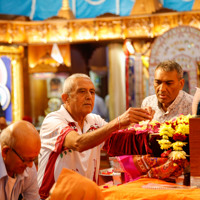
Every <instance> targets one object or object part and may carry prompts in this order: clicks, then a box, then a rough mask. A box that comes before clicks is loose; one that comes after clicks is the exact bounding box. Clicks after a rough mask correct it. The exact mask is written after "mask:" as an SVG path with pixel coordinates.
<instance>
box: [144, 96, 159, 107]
mask: <svg viewBox="0 0 200 200" xmlns="http://www.w3.org/2000/svg"><path fill="white" fill-rule="evenodd" d="M155 101H157V97H156V95H155V94H153V95H150V96H147V97H145V98H144V100H143V101H142V105H144V104H145V105H146V104H152V103H153V104H154V102H155Z"/></svg>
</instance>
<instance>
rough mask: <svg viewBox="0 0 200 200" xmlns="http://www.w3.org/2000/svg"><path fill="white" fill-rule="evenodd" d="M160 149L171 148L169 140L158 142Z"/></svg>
mask: <svg viewBox="0 0 200 200" xmlns="http://www.w3.org/2000/svg"><path fill="white" fill-rule="evenodd" d="M158 143H159V145H160V148H161V149H169V148H170V147H171V142H170V141H169V140H165V139H162V140H158Z"/></svg>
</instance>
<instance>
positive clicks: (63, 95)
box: [62, 94, 69, 103]
mask: <svg viewBox="0 0 200 200" xmlns="http://www.w3.org/2000/svg"><path fill="white" fill-rule="evenodd" d="M68 97H69V95H68V94H62V101H63V103H65V102H66V101H67V99H68Z"/></svg>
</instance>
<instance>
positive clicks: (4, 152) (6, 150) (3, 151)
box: [1, 145, 10, 158]
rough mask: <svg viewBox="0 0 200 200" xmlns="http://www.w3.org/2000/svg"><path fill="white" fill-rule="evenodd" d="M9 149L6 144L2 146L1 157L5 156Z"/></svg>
mask: <svg viewBox="0 0 200 200" xmlns="http://www.w3.org/2000/svg"><path fill="white" fill-rule="evenodd" d="M9 150H10V147H9V146H7V145H6V146H4V147H3V148H2V150H1V152H2V157H3V158H5V157H6V155H7V153H8V151H9Z"/></svg>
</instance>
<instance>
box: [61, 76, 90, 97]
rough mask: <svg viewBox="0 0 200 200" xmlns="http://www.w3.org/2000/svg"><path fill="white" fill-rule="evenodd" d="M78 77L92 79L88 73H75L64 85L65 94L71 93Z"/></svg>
mask: <svg viewBox="0 0 200 200" xmlns="http://www.w3.org/2000/svg"><path fill="white" fill-rule="evenodd" d="M76 78H87V79H89V80H91V79H90V77H89V76H88V75H86V74H81V73H76V74H73V75H71V76H69V77H68V78H67V79H66V80H65V82H64V86H63V94H69V93H70V92H71V91H72V88H73V87H74V83H75V82H74V80H75V79H76Z"/></svg>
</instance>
